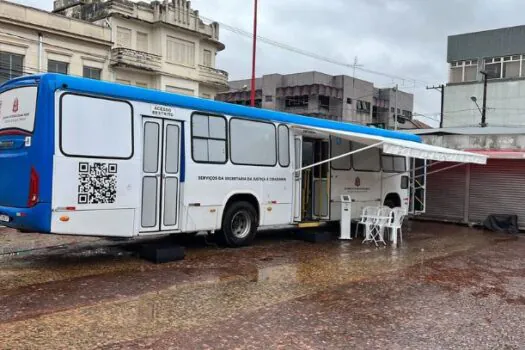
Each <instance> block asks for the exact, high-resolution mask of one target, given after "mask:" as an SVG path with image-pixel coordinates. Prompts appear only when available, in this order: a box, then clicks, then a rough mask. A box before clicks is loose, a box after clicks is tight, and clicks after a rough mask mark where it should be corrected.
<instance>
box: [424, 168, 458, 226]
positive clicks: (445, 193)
mask: <svg viewBox="0 0 525 350" xmlns="http://www.w3.org/2000/svg"><path fill="white" fill-rule="evenodd" d="M452 165H454V164H453V163H441V164H437V165H435V166H432V167H430V168H429V169H428V172H429V173H430V172H433V171H436V170H439V169H442V168H446V167H450V166H452ZM466 174H467V173H466V167H465V166H464V165H463V166H459V167H456V168H452V169H448V170H444V171H440V172H437V173H434V174H429V175H428V176H427V205H426V213H425V214H424V215H423V217H425V218H429V219H437V220H446V221H453V222H463V221H464V218H465V215H464V212H465V190H466Z"/></svg>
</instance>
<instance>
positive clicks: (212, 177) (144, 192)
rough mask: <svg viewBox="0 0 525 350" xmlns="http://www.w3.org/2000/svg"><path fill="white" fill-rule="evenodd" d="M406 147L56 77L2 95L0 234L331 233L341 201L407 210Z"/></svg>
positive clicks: (389, 138)
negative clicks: (6, 230)
mask: <svg viewBox="0 0 525 350" xmlns="http://www.w3.org/2000/svg"><path fill="white" fill-rule="evenodd" d="M415 157H417V158H423V159H433V160H443V161H459V162H474V163H484V162H485V161H486V159H485V157H484V156H479V155H475V154H470V153H465V152H458V151H453V150H448V149H444V148H437V147H431V146H427V145H424V144H422V143H421V139H420V138H419V137H418V136H415V135H409V134H404V133H398V132H391V131H386V130H381V129H374V128H368V127H364V126H358V125H352V124H348V123H340V122H334V121H329V120H323V119H317V118H310V117H304V116H298V115H292V114H286V113H280V112H275V111H268V110H262V109H256V108H249V107H243V106H238V105H231V104H226V103H221V102H216V101H211V100H204V99H199V98H194V97H188V96H180V95H177V94H170V93H165V92H160V91H154V90H147V89H142V88H137V87H131V86H123V85H118V84H114V83H108V82H101V81H95V80H90V79H84V78H77V77H71V76H66V75H57V74H43V75H36V76H27V77H21V78H17V79H14V80H11V81H9V82H7V83H5V84H3V85H2V86H0V224H1V225H5V226H9V227H12V228H16V229H20V230H28V231H37V232H42V233H56V234H73V235H97V236H113V237H135V236H146V235H158V234H174V233H180V232H200V231H207V232H211V233H218V234H219V237H221V239H222V240H223V242H224V243H226V244H227V245H230V246H242V245H247V244H249V243H250V242H251V241H252V240H253V238H254V236H255V234H256V231H257V228H258V227H262V226H273V225H285V224H290V225H298V224H304V223H308V224H310V223H319V222H324V221H336V220H339V218H340V209H339V208H340V201H339V198H340V196H341V195H343V194H348V195H350V196H351V197H352V199H353V201H354V203H353V206H352V215H353V217H358V215H359V213H360V211H361V208H362V207H363V206H365V205H383V204H386V205H389V206H403V207H408V205H409V197H410V191H409V178H408V177H409V173H410V169H409V168H408V164H410V162H409V159H410V158H415Z"/></svg>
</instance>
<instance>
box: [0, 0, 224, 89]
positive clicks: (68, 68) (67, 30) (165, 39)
mask: <svg viewBox="0 0 525 350" xmlns="http://www.w3.org/2000/svg"><path fill="white" fill-rule="evenodd" d="M0 24H1V29H0V79H2V81H5V80H7V79H11V78H14V77H16V76H20V75H23V74H34V73H38V72H57V73H63V74H72V75H78V76H84V77H88V78H93V79H103V80H109V81H115V82H119V83H122V84H129V85H136V86H140V87H147V88H153V89H160V90H165V91H169V92H176V93H183V94H187V95H194V96H200V97H204V98H214V96H215V94H216V93H217V91H219V90H224V89H225V88H227V81H228V74H227V73H226V72H224V71H221V70H218V69H216V68H215V57H216V55H217V53H218V52H220V51H222V50H224V44H222V43H221V42H220V41H219V26H218V24H217V23H210V24H205V23H204V22H203V21H202V20H201V19H200V17H199V14H198V11H195V10H193V9H192V8H191V6H190V2H189V1H186V0H172V1H164V2H162V3H161V2H158V1H156V2H152V3H146V2H138V3H137V2H132V1H128V0H106V1H104V0H57V1H55V2H54V10H53V12H52V13H49V12H46V11H41V10H38V9H35V8H31V7H27V6H22V5H18V4H14V3H10V2H7V1H2V0H0Z"/></svg>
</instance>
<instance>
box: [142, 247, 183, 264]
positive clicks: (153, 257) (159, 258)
mask: <svg viewBox="0 0 525 350" xmlns="http://www.w3.org/2000/svg"><path fill="white" fill-rule="evenodd" d="M184 256H185V252H184V247H181V246H178V245H169V244H167V243H145V244H143V245H142V246H141V248H140V257H141V258H142V259H145V260H148V261H150V262H152V263H155V264H162V263H167V262H170V261H178V260H183V259H184Z"/></svg>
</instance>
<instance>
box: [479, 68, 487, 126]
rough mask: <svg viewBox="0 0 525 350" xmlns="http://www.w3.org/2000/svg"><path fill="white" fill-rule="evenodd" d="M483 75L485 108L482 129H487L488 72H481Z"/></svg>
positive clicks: (482, 116)
mask: <svg viewBox="0 0 525 350" xmlns="http://www.w3.org/2000/svg"><path fill="white" fill-rule="evenodd" d="M480 73H481V74H482V75H483V108H482V110H481V111H482V112H481V127H482V128H485V127H487V72H485V71H480Z"/></svg>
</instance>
